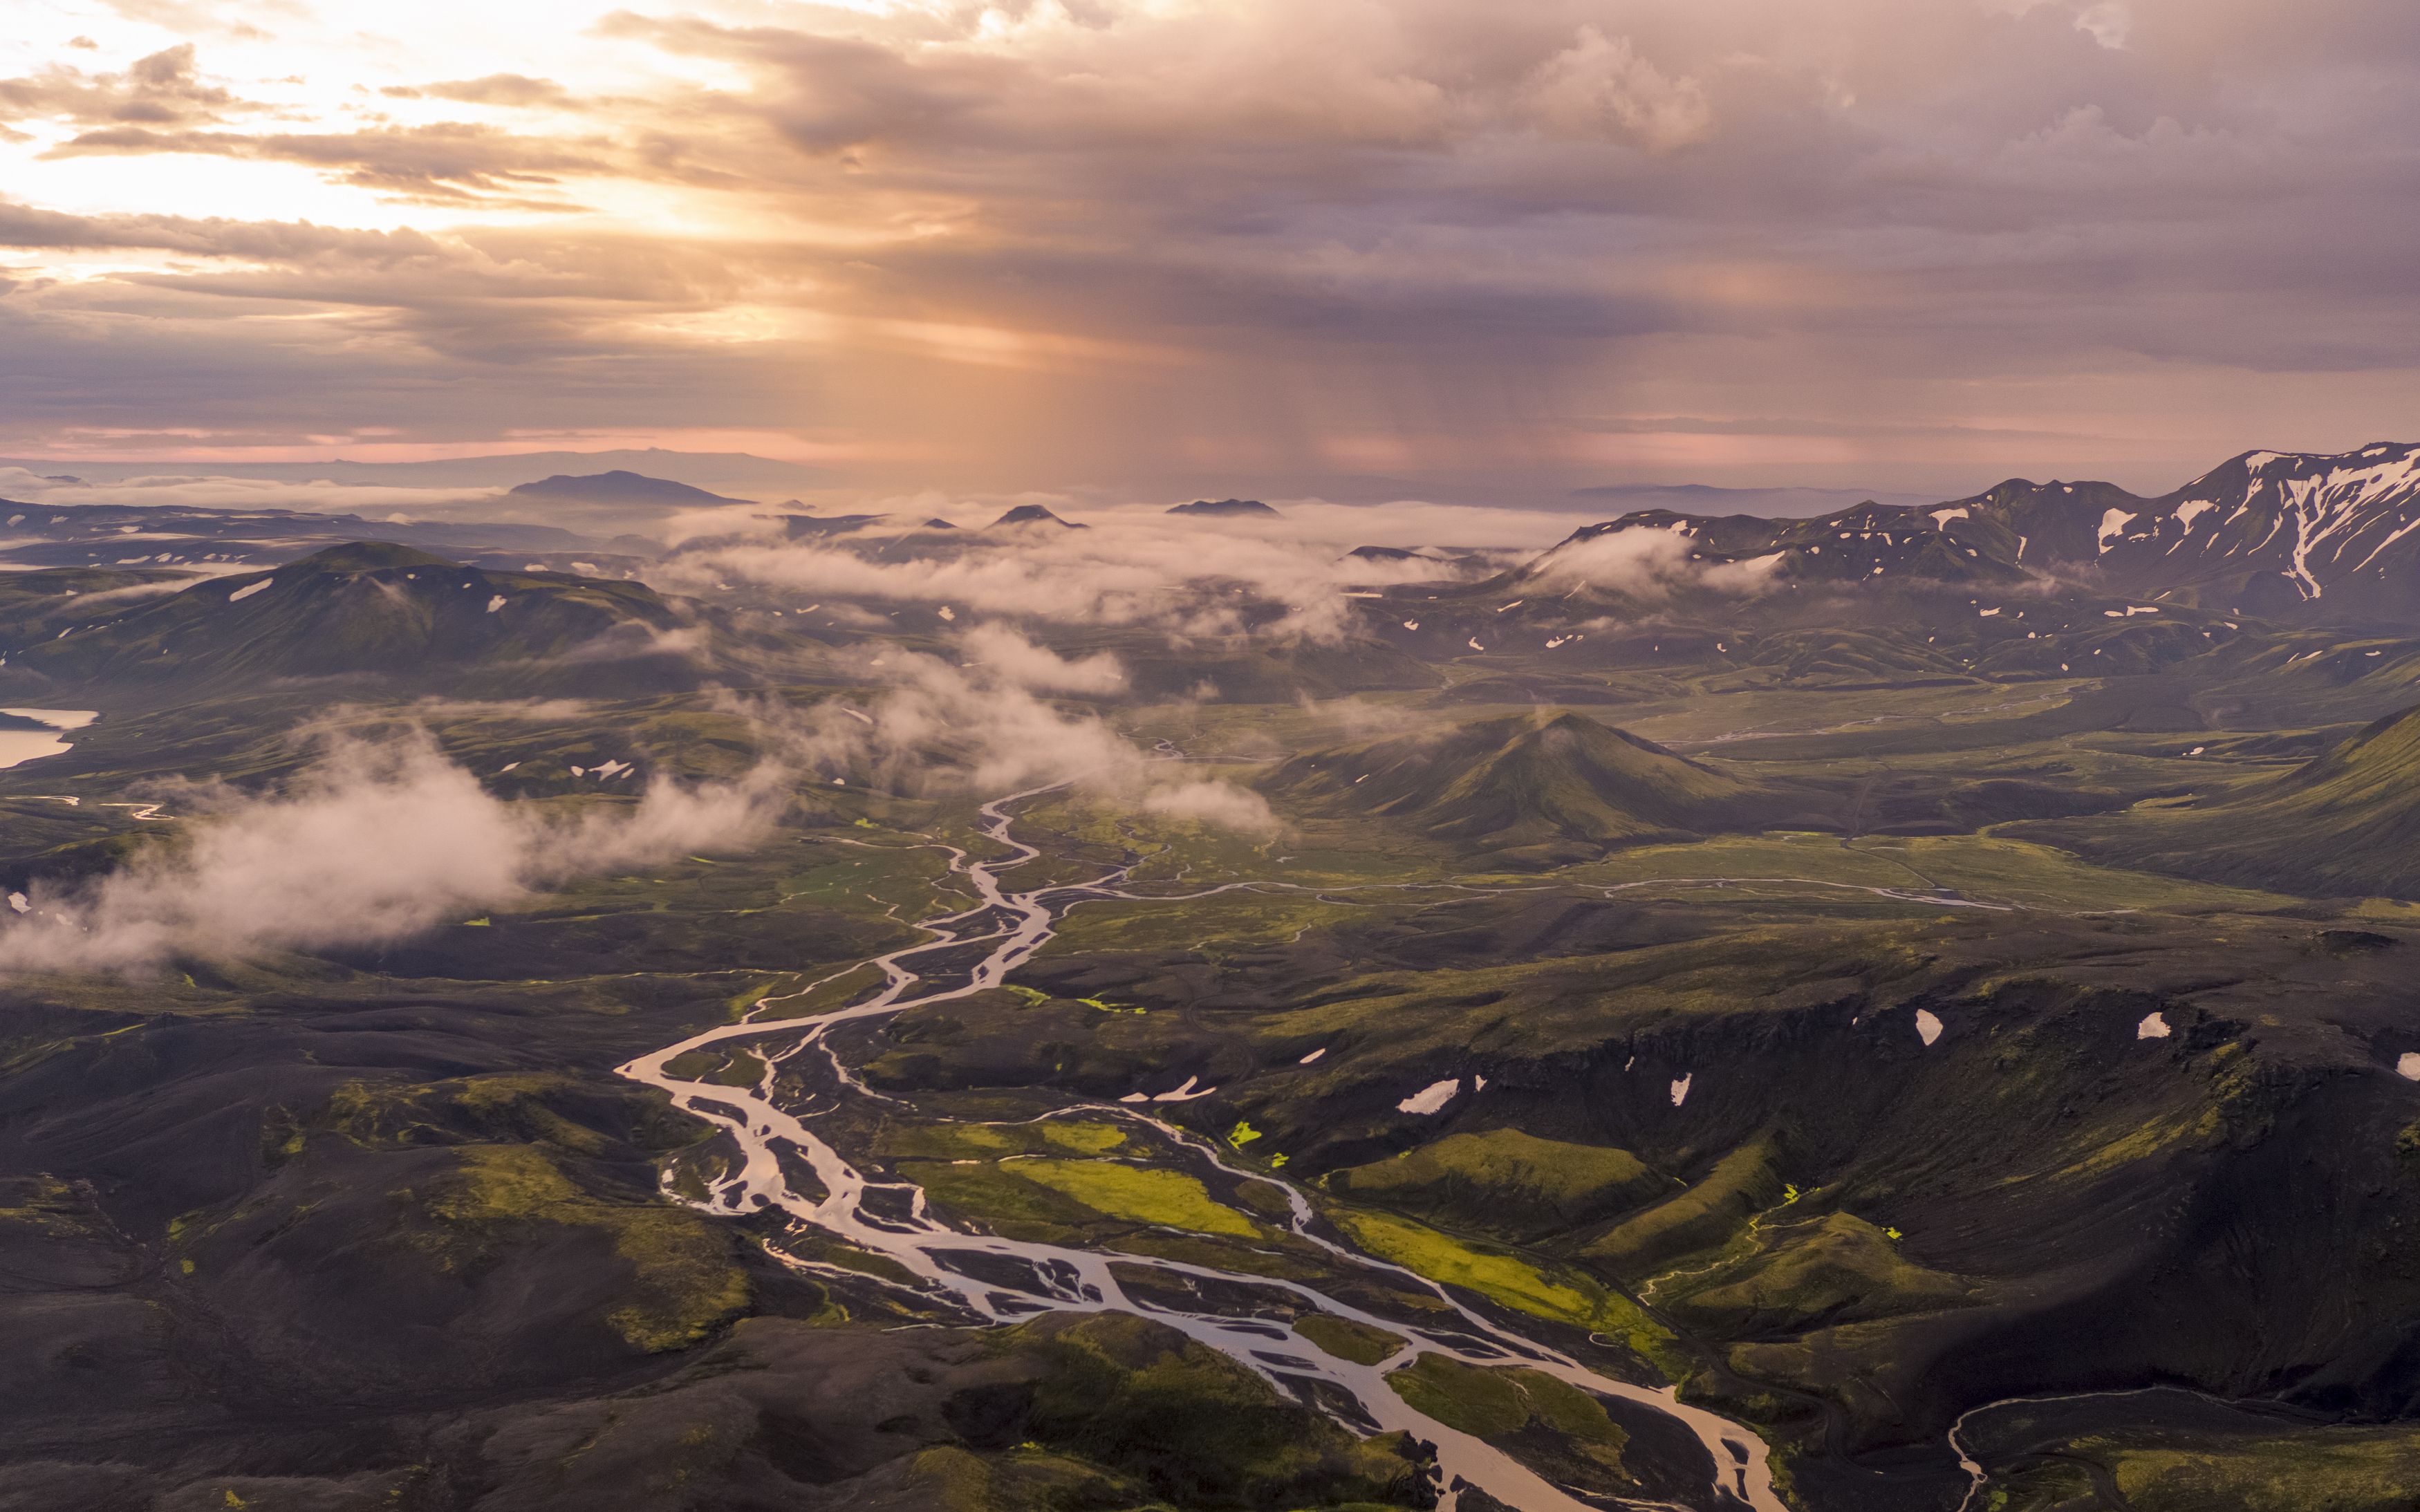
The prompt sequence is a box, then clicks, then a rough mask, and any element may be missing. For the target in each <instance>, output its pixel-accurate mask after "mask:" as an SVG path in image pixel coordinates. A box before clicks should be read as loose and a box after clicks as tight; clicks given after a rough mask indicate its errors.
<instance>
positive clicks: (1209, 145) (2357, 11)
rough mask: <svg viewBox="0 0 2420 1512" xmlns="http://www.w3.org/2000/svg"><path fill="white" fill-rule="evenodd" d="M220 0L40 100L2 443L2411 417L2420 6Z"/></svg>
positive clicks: (1709, 440)
mask: <svg viewBox="0 0 2420 1512" xmlns="http://www.w3.org/2000/svg"><path fill="white" fill-rule="evenodd" d="M252 9H255V10H256V9H257V8H252ZM234 13H235V8H227V7H204V6H193V5H181V4H180V5H167V4H163V3H159V0H152V3H150V4H148V5H147V9H146V14H147V15H150V16H151V17H153V18H154V20H155V21H156V22H157V23H158V24H161V25H164V26H167V27H169V28H171V31H170V35H171V36H173V37H178V38H179V39H186V40H181V41H180V45H179V46H177V47H173V48H170V49H167V50H165V51H162V50H160V49H158V47H157V45H156V39H157V35H158V34H157V33H155V32H153V31H152V30H150V29H149V28H148V27H143V28H131V27H128V26H125V25H115V26H113V25H110V24H104V23H106V22H107V20H108V18H107V17H106V16H103V15H101V12H95V13H94V14H95V16H96V17H98V18H99V19H97V20H95V21H94V22H93V23H92V29H94V30H98V31H99V32H100V33H101V36H102V38H103V41H102V44H101V47H100V48H99V49H95V50H85V49H78V48H75V47H73V46H72V45H71V44H69V43H66V42H64V41H55V42H52V43H48V44H44V45H50V46H54V47H55V48H56V49H57V52H56V54H55V61H50V62H38V63H37V64H35V65H29V66H27V67H26V68H24V69H22V70H21V72H20V76H19V77H16V78H12V79H9V80H7V81H0V116H5V117H6V118H7V120H8V123H9V124H8V127H7V128H6V130H7V131H8V132H9V133H11V134H10V135H9V136H8V138H7V140H5V141H0V155H5V160H4V161H6V162H8V165H9V167H10V169H11V172H10V174H9V177H8V181H9V183H10V185H11V192H12V193H14V194H16V195H17V196H19V197H20V198H21V199H22V200H23V202H24V204H23V206H21V207H20V208H18V209H17V211H15V212H14V213H13V214H12V213H8V212H0V220H7V221H8V222H9V223H10V224H13V226H14V228H15V229H14V230H13V231H12V232H10V233H9V236H10V239H12V240H14V242H15V243H16V245H17V247H18V249H19V251H20V252H21V253H22V254H23V255H22V256H12V257H11V259H10V266H9V268H8V269H7V270H5V272H0V282H5V284H6V285H7V292H6V294H5V296H0V449H4V450H7V451H10V452H29V451H33V450H35V449H37V443H39V449H40V450H41V451H42V452H44V453H45V454H46V455H75V453H76V448H77V447H79V446H88V447H91V448H93V449H94V450H95V451H96V452H101V451H108V450H111V449H113V448H115V449H119V450H124V451H132V449H133V448H136V447H143V446H148V447H154V448H157V447H163V446H166V445H170V444H182V443H178V442H171V441H167V440H160V439H159V438H161V437H163V436H164V435H168V434H172V433H173V434H177V435H180V436H186V437H187V438H188V440H189V442H190V444H192V445H194V446H195V447H197V448H198V447H201V446H206V445H229V446H232V445H238V444H257V445H263V446H267V445H278V446H283V447H287V448H296V449H300V448H302V447H305V446H314V445H317V446H321V447H325V448H334V446H336V445H337V444H339V443H338V442H335V441H333V440H314V438H333V437H344V436H349V435H352V434H355V433H358V432H359V431H361V430H362V429H364V428H365V427H370V426H387V427H392V428H393V430H394V431H395V432H396V437H397V440H398V443H406V442H431V443H434V442H458V441H463V440H478V439H497V438H502V437H504V436H505V435H508V434H510V433H511V432H514V431H516V430H527V429H531V428H550V427H577V426H592V427H598V428H611V429H614V430H617V431H625V432H628V433H631V434H634V435H637V434H642V433H644V432H645V431H647V430H648V429H649V428H650V427H657V428H660V429H662V430H671V429H675V428H680V427H687V426H702V425H708V424H711V425H716V426H722V427H728V428H733V429H752V430H773V431H781V432H784V433H786V434H788V435H790V436H792V437H793V438H795V439H796V440H798V441H799V444H801V445H810V444H812V445H814V446H815V447H818V448H828V449H830V455H844V456H845V459H846V460H845V466H846V468H847V470H848V484H849V486H852V487H854V488H858V489H860V490H861V491H864V492H868V493H879V492H899V491H906V490H910V489H915V488H922V487H927V486H939V487H944V488H950V489H961V490H964V489H975V488H982V489H999V490H1009V489H1016V488H1024V487H1034V488H1050V489H1065V490H1073V489H1076V488H1078V487H1079V486H1097V487H1100V488H1102V489H1104V490H1107V491H1109V492H1110V493H1113V494H1114V493H1125V494H1134V495H1141V494H1151V493H1159V492H1166V493H1170V494H1175V493H1177V491H1178V490H1180V489H1186V490H1192V489H1203V490H1206V489H1219V490H1222V491H1238V490H1241V491H1255V492H1261V493H1264V494H1268V493H1279V492H1283V493H1292V494H1310V493H1318V494H1322V495H1325V496H1327V497H1331V498H1343V497H1353V498H1373V497H1386V496H1390V495H1394V496H1400V495H1403V494H1423V495H1430V496H1450V497H1453V498H1459V499H1467V500H1473V501H1487V502H1491V503H1500V502H1508V501H1521V502H1537V501H1544V500H1547V499H1550V498H1552V497H1553V496H1555V495H1556V494H1558V493H1559V492H1561V491H1562V490H1565V489H1568V488H1570V487H1574V486H1589V485H1595V484H1604V483H1609V482H1618V481H1625V480H1626V481H1662V482H1677V481H1691V480H1695V481H1709V482H1722V483H1730V484H1737V485H1778V484H1819V485H1833V486H1862V487H1882V488H1888V489H1893V490H1908V489H1920V490H1926V491H1936V492H1941V493H1943V495H1944V496H1947V494H1951V493H1959V492H1964V491H1968V490H1969V489H1970V488H1971V487H1973V486H1978V485H1981V484H1987V483H1989V482H1990V481H1993V479H1994V478H1996V477H1999V476H2005V475H2008V474H2009V473H2029V474H2031V475H2034V476H2048V475H2058V476H2070V477H2072V476H2077V475H2079V473H2082V472H2085V471H2087V470H2088V471H2091V472H2096V473H2102V474H2104V475H2106V474H2114V475H2116V476H2117V477H2118V481H2121V482H2127V483H2129V484H2131V485H2133V486H2143V487H2164V486H2169V485H2172V484H2173V483H2175V482H2176V481H2177V480H2179V479H2180V478H2182V477H2186V476H2190V475H2192V474H2193V473H2194V472H2195V471H2199V470H2200V469H2202V468H2204V467H2206V466H2207V465H2209V463H2210V462H2211V460H2212V459H2213V458H2214V457H2215V456H2218V455H2226V454H2227V453H2229V452H2232V451H2236V450H2240V449H2241V448H2242V447H2243V446H2246V445H2250V444H2254V443H2255V442H2256V441H2257V442H2258V443H2259V444H2266V445H2276V446H2288V447H2333V446H2340V445H2345V444H2351V443H2358V442H2361V441H2364V440H2369V439H2370V433H2372V432H2376V433H2379V434H2388V433H2392V432H2394V431H2395V429H2396V427H2397V425H2402V424H2409V420H2408V408H2409V407H2408V403H2407V401H2406V396H2407V395H2408V393H2409V392H2410V381H2411V379H2410V375H2411V373H2412V367H2413V363H2414V359H2413V358H2412V355H2411V354H2412V351H2413V349H2414V347H2415V344H2416V343H2420V303H2415V301H2412V298H2411V296H2410V280H2409V277H2408V272H2407V270H2406V264H2407V263H2408V248H2409V247H2410V245H2411V244H2412V235H2413V232H2414V231H2415V229H2420V193H2415V191H2420V177H2415V169H2414V166H2413V165H2414V163H2415V162H2420V154H2415V151H2414V148H2415V147H2420V125H2415V122H2414V119H2413V116H2412V112H2411V111H2410V110H2409V108H2408V106H2407V104H2406V101H2408V100H2410V99H2411V98H2412V91H2413V89H2414V87H2415V86H2420V11H2415V10H2414V9H2413V8H2412V7H2410V6H2409V5H2403V4H2396V3H2393V0H2313V3H2312V4H2311V5H2308V6H2304V7H2298V8H2280V7H2277V6H2273V5H2272V6H2258V5H2249V4H2241V3H2226V4H2212V3H2210V0H1980V3H1973V4H1948V5H1945V4H1941V3H1939V0H1839V3H1837V4H1829V5H1823V6H1807V5H1804V4H1791V3H1788V0H1708V3H1705V4H1701V5H1695V6H1686V7H1681V6H1674V5H1671V4H1669V3H1666V0H1540V3H1538V4H1534V5H1529V6H1522V7H1512V8H1505V7H1494V8H1488V7H1480V6H1475V5H1472V4H1470V3H1468V0H1404V3H1401V4H1383V5H1381V4H1362V3H1346V4H1328V5H1318V6H1311V7H1304V6H1300V5H1286V4H1281V3H1279V0H1222V3H1218V4H1211V3H1208V0H1085V3H1083V4H1080V5H1077V4H1071V5H1056V4H1053V5H1014V6H991V7H973V6H955V7H953V6H931V5H919V6H884V7H856V6H847V7H845V6H815V7H786V8H762V7H758V8H737V9H731V8H723V9H720V10H708V11H706V12H699V13H692V14H682V13H678V12H672V13H666V14H663V15H658V16H640V15H635V14H630V13H628V12H626V11H624V10H623V9H622V8H619V7H618V5H617V4H615V0H595V3H593V4H573V5H571V6H569V7H568V8H566V7H544V8H535V9H529V8H523V11H521V12H515V11H511V10H510V9H509V8H506V9H504V10H499V11H498V12H497V14H496V15H495V16H494V17H493V18H492V22H493V24H492V25H487V26H483V28H482V36H481V43H480V47H479V49H478V52H477V55H476V58H475V59H473V56H472V54H468V53H465V52H463V51H461V49H460V44H459V43H458V41H456V40H454V39H452V38H451V37H449V36H447V35H445V34H444V31H445V29H444V28H420V29H417V30H412V31H409V32H408V33H407V34H405V35H400V36H396V35H390V36H388V37H387V38H385V39H382V40H376V41H373V40H370V39H366V38H365V37H364V36H362V35H361V34H359V33H358V31H357V29H356V28H355V27H354V26H352V25H351V24H350V23H349V21H348V20H347V19H346V17H345V16H344V15H342V14H341V13H338V12H331V13H330V14H328V15H326V16H325V17H318V15H317V13H316V12H310V11H305V10H303V9H302V8H295V9H294V10H292V11H290V12H288V11H280V12H279V13H278V15H277V18H276V20H275V23H274V24H275V25H276V27H277V29H278V32H279V37H278V39H276V46H275V47H274V48H272V47H271V46H270V45H269V44H267V43H265V42H260V41H256V40H248V39H245V38H243V37H241V36H238V35H233V34H230V33H229V32H228V31H226V30H225V28H224V26H223V25H221V24H220V23H219V18H220V17H221V16H223V15H232V14H234ZM716 18H720V21H721V23H718V21H717V19H716ZM77 25H78V26H84V25H85V22H84V21H82V20H79V21H78V23H77ZM71 30H72V28H70V27H66V26H61V27H58V28H55V31H56V33H57V35H58V37H60V38H64V37H66V36H67V35H69V33H70V31H71ZM194 42H198V44H199V45H198V46H194V45H193V44H194ZM29 45H31V44H29ZM146 49H148V51H147V52H146ZM96 55H98V56H105V57H108V58H110V59H113V60H116V59H124V60H127V61H125V62H114V63H113V64H112V65H111V66H110V67H109V68H106V69H102V68H100V67H98V66H97V64H96ZM138 55H139V57H140V61H136V60H137V58H138ZM37 56H38V58H39V54H37ZM298 58H300V59H302V60H303V61H306V62H307V63H308V65H309V66H308V68H307V69H302V72H301V73H300V74H295V73H294V69H295V66H296V63H295V60H296V59H298ZM289 74H294V77H293V78H290V79H289V78H288V77H287V76H288V75H289ZM431 81H436V82H431ZM381 91H393V92H392V93H386V92H381ZM238 96H241V97H242V98H236V97H238ZM253 97H258V98H253ZM602 102H610V108H606V107H605V104H604V103H602ZM463 116H470V117H473V118H472V119H470V120H464V119H462V118H460V117H463ZM59 152H64V153H67V154H69V156H66V157H54V156H48V154H53V153H59ZM103 157H106V158H107V159H108V160H110V161H108V162H105V163H104V162H100V161H98V160H99V159H101V158H103ZM146 160H148V161H146ZM186 168H189V169H191V170H192V171H190V172H186V171H180V170H181V169H186ZM146 169H148V170H149V171H145V170H146ZM234 184H240V185H241V186H242V190H241V193H230V192H229V190H228V189H227V187H226V186H229V185H234ZM574 204H578V205H581V206H585V207H587V212H586V213H583V214H580V215H578V216H576V217H566V215H565V213H564V208H565V207H566V206H570V205H574ZM231 205H240V206H241V207H242V211H241V216H242V220H241V223H240V224H241V225H243V226H248V227H250V229H249V231H240V230H239V228H238V224H228V222H227V220H226V218H227V207H228V206H231ZM305 223H314V225H313V227H312V228H311V229H304V226H305ZM329 223H335V224H336V225H337V226H338V227H339V229H334V230H332V229H328V224H329ZM548 223H556V224H548ZM372 226H378V227H396V228H397V229H395V230H392V231H371V230H367V229H365V228H367V227H372ZM2315 226H2324V227H2326V228H2327V232H2326V234H2325V235H2324V236H2315V235H2313V233H2312V230H2311V228H2312V227H2315ZM346 237H350V238H352V239H353V240H352V241H350V242H349V243H348V242H346V241H344V238H346ZM378 238H386V239H387V240H385V241H383V242H380V241H379V240H377V239H378ZM2256 432H2257V434H2256ZM138 433H139V435H138ZM319 455H326V454H325V452H322V453H321V454H319ZM1216 496H1217V495H1216V494H1213V495H1212V497H1216Z"/></svg>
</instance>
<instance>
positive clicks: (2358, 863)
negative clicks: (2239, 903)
mask: <svg viewBox="0 0 2420 1512" xmlns="http://www.w3.org/2000/svg"><path fill="white" fill-rule="evenodd" d="M2034 827H2039V828H2040V830H2041V831H2042V833H2043V834H2044V836H2045V838H2049V839H2052V840H2055V841H2057V843H2059V844H2061V845H2065V846H2067V847H2069V848H2070V849H2072V850H2075V851H2078V852H2081V853H2082V854H2084V855H2086V856H2091V857H2092V858H2093V859H2095V860H2099V861H2103V862H2107V863H2111V864H2116V865H2122V866H2131V867H2138V868H2142V869H2144V870H2148V871H2154V872H2176V873H2179V874H2180V875H2185V876H2195V877H2203V878H2208V879H2210V880H2211V881H2218V882H2231V883H2237V884H2243V885H2251V886H2257V887H2280V888H2289V889H2292V890H2295V891H2300V892H2304V893H2308V894H2311V895H2314V896H2319V897H2332V896H2333V897H2343V896H2349V895H2354V896H2357V895H2364V894H2380V895H2383V896H2388V897H2397V898H2420V707H2415V708H2411V709H2406V710H2405V711H2403V712H2402V713H2400V714H2396V715H2390V716H2388V717H2385V718H2383V719H2381V720H2379V721H2377V722H2376V723H2374V724H2372V725H2370V726H2369V727H2368V728H2367V729H2366V730H2364V731H2362V732H2361V733H2359V734H2357V735H2354V736H2353V737H2352V738H2351V739H2350V740H2347V741H2345V742H2344V743H2343V744H2341V745H2339V746H2337V747H2336V748H2335V749H2333V750H2330V751H2328V752H2327V753H2326V754H2325V755H2322V756H2319V757H2318V758H2316V759H2314V760H2312V761H2310V762H2307V763H2305V764H2303V765H2301V766H2299V767H2296V768H2294V769H2293V770H2292V771H2290V772H2287V773H2285V774H2283V775H2282V776H2278V777H2273V778H2270V779H2264V780H2257V781H2255V782H2253V783H2251V784H2249V785H2247V786H2242V787H2238V788H2235V789H2233V790H2232V791H2227V792H2223V793H2221V794H2219V795H2215V796H2212V797H2210V798H2206V799H2204V800H2202V801H2201V802H2199V803H2196V804H2195V805H2194V806H2192V807H2190V808H2167V807H2145V808H2137V809H2133V810H2128V811H2127V812H2125V813H2122V814H2117V815H2112V816H2110V817H2108V818H2106V819H2099V820H2090V821H2076V820H2068V821H2059V822H2056V823H2055V824H2051V825H2042V826H2028V828H2034Z"/></svg>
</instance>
